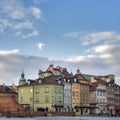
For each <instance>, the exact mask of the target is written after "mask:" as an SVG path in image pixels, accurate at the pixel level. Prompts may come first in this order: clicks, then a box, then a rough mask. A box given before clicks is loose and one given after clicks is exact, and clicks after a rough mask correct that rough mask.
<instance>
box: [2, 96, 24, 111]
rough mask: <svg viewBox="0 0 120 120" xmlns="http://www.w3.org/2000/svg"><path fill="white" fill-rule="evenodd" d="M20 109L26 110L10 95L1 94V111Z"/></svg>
mask: <svg viewBox="0 0 120 120" xmlns="http://www.w3.org/2000/svg"><path fill="white" fill-rule="evenodd" d="M18 109H19V110H24V107H23V106H22V105H20V104H18V103H17V101H15V100H14V99H13V98H12V97H10V96H0V111H17V110H18Z"/></svg>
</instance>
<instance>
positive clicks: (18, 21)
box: [0, 0, 43, 38]
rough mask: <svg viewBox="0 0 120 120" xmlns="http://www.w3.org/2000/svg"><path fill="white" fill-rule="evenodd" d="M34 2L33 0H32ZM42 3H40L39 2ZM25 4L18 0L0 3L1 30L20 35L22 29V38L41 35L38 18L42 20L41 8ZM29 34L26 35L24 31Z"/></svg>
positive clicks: (5, 0) (7, 0)
mask: <svg viewBox="0 0 120 120" xmlns="http://www.w3.org/2000/svg"><path fill="white" fill-rule="evenodd" d="M31 3H32V1H31ZM38 4H40V3H38ZM38 4H35V5H34V6H31V4H30V5H28V7H26V6H25V4H23V1H18V0H4V1H1V3H0V32H4V33H7V34H8V33H9V30H10V33H13V34H14V35H18V32H20V31H21V36H20V37H22V38H28V37H33V36H37V35H39V34H38V33H39V32H38V27H37V26H36V24H37V20H38V19H39V20H42V19H43V18H42V11H41V9H40V8H38V7H36V6H38ZM28 31H32V32H29V33H27V35H24V33H26V32H28Z"/></svg>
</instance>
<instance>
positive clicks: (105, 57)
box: [0, 0, 120, 84]
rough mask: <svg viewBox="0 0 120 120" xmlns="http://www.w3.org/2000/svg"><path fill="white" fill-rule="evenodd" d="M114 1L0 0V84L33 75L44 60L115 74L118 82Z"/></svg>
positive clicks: (119, 28) (119, 35) (118, 27)
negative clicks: (21, 76) (21, 75)
mask: <svg viewBox="0 0 120 120" xmlns="http://www.w3.org/2000/svg"><path fill="white" fill-rule="evenodd" d="M119 4H120V1H119V0H100V1H97V0H92V1H90V0H62V1H61V0H19V1H18V0H1V1H0V80H1V82H0V83H3V82H5V83H6V84H11V83H12V82H14V83H16V84H17V82H18V80H19V78H20V74H21V71H22V69H24V71H25V73H26V78H27V79H28V78H36V77H37V72H38V70H39V69H42V70H45V69H47V67H48V66H49V64H54V65H55V66H56V65H60V66H62V67H67V68H68V70H69V71H70V72H71V71H73V72H75V70H76V69H77V68H78V67H79V68H80V70H81V72H82V73H86V74H94V75H106V74H115V76H116V83H118V84H120V82H119V79H120V72H119V68H120V55H119V53H120V24H119V21H120V14H119V11H120V7H119Z"/></svg>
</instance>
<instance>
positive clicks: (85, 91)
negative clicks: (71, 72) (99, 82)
mask: <svg viewBox="0 0 120 120" xmlns="http://www.w3.org/2000/svg"><path fill="white" fill-rule="evenodd" d="M75 77H76V78H77V80H78V83H79V84H80V88H79V91H80V105H78V106H76V107H77V108H79V109H80V114H81V115H89V111H90V110H89V108H90V105H89V100H90V93H89V88H90V85H89V81H88V80H86V79H85V77H84V76H83V75H82V74H81V72H80V70H79V69H77V73H76V74H75Z"/></svg>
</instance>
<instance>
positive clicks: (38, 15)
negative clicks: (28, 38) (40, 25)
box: [30, 7, 42, 19]
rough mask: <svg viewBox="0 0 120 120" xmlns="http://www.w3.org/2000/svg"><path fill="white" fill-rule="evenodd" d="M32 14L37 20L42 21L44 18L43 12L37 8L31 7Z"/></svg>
mask: <svg viewBox="0 0 120 120" xmlns="http://www.w3.org/2000/svg"><path fill="white" fill-rule="evenodd" d="M30 10H31V13H32V15H33V16H34V17H35V18H36V19H41V18H42V12H41V10H40V9H39V8H37V7H30Z"/></svg>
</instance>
